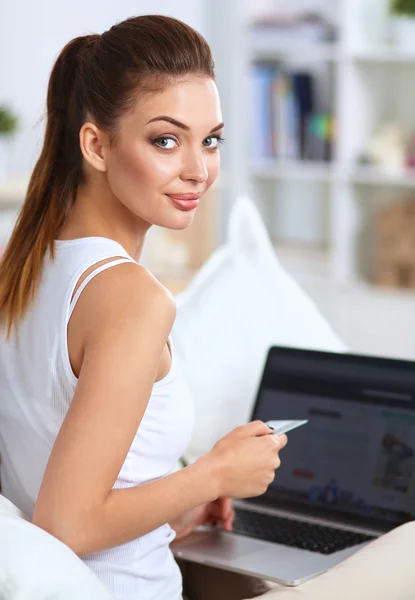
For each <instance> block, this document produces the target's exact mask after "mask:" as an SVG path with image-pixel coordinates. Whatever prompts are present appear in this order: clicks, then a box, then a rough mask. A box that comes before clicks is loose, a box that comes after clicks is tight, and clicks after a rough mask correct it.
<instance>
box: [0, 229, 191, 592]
mask: <svg viewBox="0 0 415 600" xmlns="http://www.w3.org/2000/svg"><path fill="white" fill-rule="evenodd" d="M108 258H115V259H116V260H115V261H113V262H109V263H105V264H104V265H102V266H101V267H98V268H96V269H95V270H94V271H92V273H91V274H90V275H89V276H88V277H87V278H86V279H85V280H84V281H83V283H82V284H81V286H80V287H79V290H78V291H77V293H76V294H75V296H74V297H73V300H72V301H71V298H72V296H73V292H74V289H75V287H76V284H77V282H78V281H79V278H80V277H81V275H82V274H83V273H84V272H85V271H86V270H87V269H89V268H90V267H92V266H93V265H95V264H96V263H98V262H100V261H102V260H105V259H108ZM127 261H131V262H134V261H133V259H132V258H131V257H130V256H129V255H128V254H127V252H126V251H125V250H124V248H123V247H122V246H121V245H120V244H118V243H117V242H115V241H113V240H110V239H107V238H100V237H90V238H80V239H77V240H68V241H66V240H65V241H57V242H56V257H55V260H54V261H53V262H52V261H51V260H50V259H49V258H48V259H46V260H45V264H44V269H43V272H42V277H41V281H40V286H39V289H38V291H37V294H36V297H35V301H34V303H33V304H32V305H31V306H30V309H29V311H28V312H27V314H26V315H25V317H24V319H23V321H22V324H21V326H20V327H19V330H18V334H17V336H16V335H15V334H13V335H12V337H11V338H10V339H9V340H8V341H7V340H6V339H5V336H3V335H2V336H1V337H0V457H1V463H0V481H1V486H2V494H3V495H4V496H6V498H8V499H9V500H10V501H11V502H13V503H14V504H16V505H17V506H18V507H19V508H20V509H21V510H22V511H23V512H24V513H25V514H26V515H27V516H28V517H30V518H31V517H32V513H33V509H34V505H35V502H36V498H37V495H38V492H39V488H40V484H41V482H42V478H43V475H44V472H45V469H46V465H47V462H48V459H49V455H50V453H51V450H52V447H53V444H54V442H55V439H56V436H57V434H58V431H59V428H60V426H61V425H62V422H63V419H64V417H65V415H66V413H67V410H68V408H69V405H70V402H71V400H72V397H73V394H74V391H75V387H76V384H77V378H76V377H75V375H74V373H73V371H72V369H71V365H70V361H69V356H68V348H67V325H68V321H69V318H70V315H71V312H72V310H73V308H74V306H75V304H76V302H77V300H78V298H79V296H80V294H81V293H82V291H83V289H84V288H85V286H86V285H87V284H88V283H89V281H90V280H91V279H92V278H93V277H94V276H96V275H97V274H98V273H99V272H101V271H103V270H104V269H108V268H116V265H117V264H120V263H123V262H127ZM172 356H173V358H172V366H171V369H170V372H169V373H168V375H167V376H166V377H165V378H164V379H162V380H160V381H158V382H156V383H155V384H154V387H153V390H152V394H151V397H150V400H149V403H148V406H147V409H146V411H145V414H144V416H143V419H142V421H141V423H140V426H139V429H138V431H137V433H136V436H135V438H134V441H133V443H132V445H131V447H130V450H129V452H128V455H127V458H126V460H125V462H124V464H123V466H122V468H121V471H120V473H119V475H118V478H117V481H116V483H115V485H114V488H125V487H130V486H135V485H140V484H141V483H144V482H147V481H150V480H153V479H158V478H160V477H164V476H165V475H167V474H169V473H171V472H172V471H173V470H174V468H175V465H176V463H177V460H178V459H179V458H180V456H181V455H182V454H183V452H184V450H185V449H186V446H187V445H188V443H189V442H190V438H191V434H192V429H193V422H194V410H193V403H192V401H191V397H190V393H189V390H188V388H187V387H186V384H185V382H184V379H183V377H182V375H181V373H180V371H179V367H178V365H177V363H176V360H175V353H174V347H173V348H172ZM114 377H116V373H114ZM97 419H99V414H97ZM138 510H139V507H137V511H138ZM174 536H175V533H174V531H173V530H172V529H171V527H170V526H169V525H168V524H165V525H163V526H162V527H159V528H158V529H156V530H155V531H152V532H151V533H149V534H147V535H144V536H142V537H141V538H139V539H136V540H134V541H132V542H129V543H127V544H123V545H122V546H118V547H116V548H112V549H110V550H106V551H104V552H99V553H97V554H94V555H90V556H88V557H84V561H85V563H86V564H87V565H88V566H89V567H90V568H91V569H92V570H93V571H94V572H95V573H96V574H97V576H98V577H99V578H100V579H101V580H102V581H103V582H104V583H105V584H107V586H108V587H109V588H110V590H111V592H112V594H113V596H114V598H115V600H156V599H157V600H167V599H169V600H176V599H179V598H181V594H182V583H181V575H180V570H179V568H178V566H177V565H176V563H175V561H174V558H173V555H172V553H171V551H170V548H169V544H170V543H171V542H172V540H173V539H174Z"/></svg>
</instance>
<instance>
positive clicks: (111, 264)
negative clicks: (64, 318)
mask: <svg viewBox="0 0 415 600" xmlns="http://www.w3.org/2000/svg"><path fill="white" fill-rule="evenodd" d="M127 262H132V263H134V262H135V261H134V260H133V259H132V258H119V259H117V260H112V261H110V262H107V263H105V264H103V265H101V266H100V267H97V268H96V269H95V270H94V271H92V272H91V273H90V274H89V275H88V277H85V279H84V280H83V282H82V283H81V285H80V286H79V288H78V289H77V290H76V293H75V295H74V297H73V298H72V300H71V303H70V305H69V315H68V321H69V319H70V318H71V315H72V312H73V309H74V308H75V305H76V303H77V302H78V300H79V296H80V295H81V294H82V292H83V291H84V289H85V288H86V286H87V285H88V283H89V282H90V281H91V279H93V278H94V277H95V275H98V274H99V273H102V271H105V270H106V269H109V268H110V267H115V266H116V265H121V264H123V263H127Z"/></svg>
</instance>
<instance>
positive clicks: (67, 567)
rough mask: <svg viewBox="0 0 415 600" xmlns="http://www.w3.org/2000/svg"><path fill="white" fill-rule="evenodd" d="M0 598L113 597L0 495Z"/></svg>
mask: <svg viewBox="0 0 415 600" xmlns="http://www.w3.org/2000/svg"><path fill="white" fill-rule="evenodd" d="M0 598H10V599H11V598H13V600H35V599H45V600H46V598H50V599H52V598H53V600H74V599H75V598H88V600H111V598H112V596H111V594H110V593H109V591H108V590H107V588H106V587H105V586H104V585H103V584H102V583H101V582H100V581H99V580H98V579H97V577H96V576H95V575H94V574H93V573H92V571H91V570H90V569H88V567H87V566H86V565H85V564H84V563H83V562H82V560H81V559H80V558H78V556H76V554H75V553H74V552H72V550H70V549H69V548H68V547H67V546H65V544H63V543H62V542H60V541H59V540H57V539H56V538H54V537H53V536H51V535H49V534H48V533H46V531H44V530H43V529H40V528H39V527H36V526H35V525H33V524H32V523H30V521H28V520H26V519H25V518H24V516H23V514H22V513H21V511H20V510H19V509H18V508H17V507H16V506H14V505H13V504H12V503H11V502H9V501H8V500H7V499H6V498H5V497H4V496H1V495H0Z"/></svg>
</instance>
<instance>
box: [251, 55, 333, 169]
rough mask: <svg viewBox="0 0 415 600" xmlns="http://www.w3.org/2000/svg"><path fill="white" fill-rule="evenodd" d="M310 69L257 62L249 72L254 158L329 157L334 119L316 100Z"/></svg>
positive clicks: (324, 158) (301, 158) (293, 158)
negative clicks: (299, 69)
mask: <svg viewBox="0 0 415 600" xmlns="http://www.w3.org/2000/svg"><path fill="white" fill-rule="evenodd" d="M317 85H318V81H317V80H316V76H315V75H314V74H313V73H308V72H306V71H298V72H295V71H289V70H287V69H284V68H281V67H279V66H275V65H271V64H268V63H258V64H255V65H254V66H253V68H252V73H251V123H252V143H251V148H252V155H253V158H255V159H267V158H279V159H285V160H311V161H330V160H331V158H332V146H333V137H334V120H333V116H332V114H331V112H330V111H329V110H322V109H321V108H320V106H319V104H320V103H319V102H317V94H316V86H317Z"/></svg>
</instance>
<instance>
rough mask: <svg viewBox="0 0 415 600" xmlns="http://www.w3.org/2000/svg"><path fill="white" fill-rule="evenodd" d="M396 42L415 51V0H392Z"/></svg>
mask: <svg viewBox="0 0 415 600" xmlns="http://www.w3.org/2000/svg"><path fill="white" fill-rule="evenodd" d="M390 12H391V15H392V17H393V28H394V33H395V36H394V37H395V41H396V43H397V44H398V45H399V46H400V47H401V48H402V49H404V50H412V51H414V52H415V0H390Z"/></svg>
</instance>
